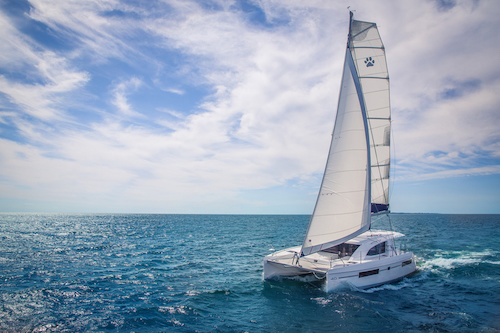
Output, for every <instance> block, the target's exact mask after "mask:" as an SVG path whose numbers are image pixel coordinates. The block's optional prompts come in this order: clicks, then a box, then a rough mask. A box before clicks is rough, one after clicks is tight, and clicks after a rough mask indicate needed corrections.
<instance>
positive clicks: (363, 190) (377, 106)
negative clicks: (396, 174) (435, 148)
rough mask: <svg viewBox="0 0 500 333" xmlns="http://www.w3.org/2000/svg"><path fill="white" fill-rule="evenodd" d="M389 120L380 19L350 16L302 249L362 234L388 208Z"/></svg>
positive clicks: (308, 251) (305, 252)
mask: <svg viewBox="0 0 500 333" xmlns="http://www.w3.org/2000/svg"><path fill="white" fill-rule="evenodd" d="M390 122H391V115H390V103H389V75H388V72H387V65H386V59H385V48H384V45H383V43H382V40H381V39H380V36H379V33H378V29H377V26H376V24H375V23H371V22H363V21H356V20H353V19H352V16H351V22H350V26H349V36H348V44H347V50H346V54H345V60H344V69H343V74H342V82H341V87H340V94H339V101H338V105H337V116H336V119H335V125H334V130H333V134H332V141H331V144H330V152H329V155H328V160H327V163H326V166H325V172H324V175H323V180H322V182H321V187H320V191H319V193H318V198H317V200H316V205H315V207H314V211H313V214H312V217H311V220H310V222H309V226H308V230H307V233H306V236H305V238H304V242H303V244H302V252H301V255H308V254H311V253H315V252H317V251H321V249H325V248H327V247H332V246H335V245H338V244H341V243H343V242H345V241H347V240H349V239H351V238H353V237H356V236H357V235H360V234H361V233H363V232H365V231H367V230H369V228H370V224H371V221H370V216H371V213H372V212H374V213H378V212H381V211H387V210H388V209H389V202H388V197H389V196H388V192H389V170H390V147H389V141H390ZM388 129H389V131H388Z"/></svg>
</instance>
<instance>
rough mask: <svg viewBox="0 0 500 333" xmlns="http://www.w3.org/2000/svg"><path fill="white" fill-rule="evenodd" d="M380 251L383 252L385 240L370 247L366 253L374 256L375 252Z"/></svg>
mask: <svg viewBox="0 0 500 333" xmlns="http://www.w3.org/2000/svg"><path fill="white" fill-rule="evenodd" d="M382 253H385V242H383V243H380V244H377V245H376V246H374V247H372V248H371V249H370V251H368V253H367V254H366V255H367V256H375V255H377V254H382Z"/></svg>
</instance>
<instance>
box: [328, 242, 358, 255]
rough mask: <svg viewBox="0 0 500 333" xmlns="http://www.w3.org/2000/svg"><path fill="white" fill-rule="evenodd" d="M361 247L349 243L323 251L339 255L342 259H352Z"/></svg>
mask: <svg viewBox="0 0 500 333" xmlns="http://www.w3.org/2000/svg"><path fill="white" fill-rule="evenodd" d="M358 247H359V245H356V244H348V243H342V244H339V245H335V246H332V247H329V248H328V249H325V250H322V251H324V252H328V253H334V254H338V255H339V257H340V258H342V257H350V256H352V254H353V253H354V251H356V250H357V248H358Z"/></svg>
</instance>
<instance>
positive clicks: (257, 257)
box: [0, 214, 500, 332]
mask: <svg viewBox="0 0 500 333" xmlns="http://www.w3.org/2000/svg"><path fill="white" fill-rule="evenodd" d="M308 219H309V217H308V216H277V215H271V216H264V215H61V214H0V240H1V242H0V281H1V282H0V300H1V303H0V331H5V332H88V331H100V332H108V331H110V332H116V331H120V332H121V331H126V332H131V331H135V332H162V331H177V332H194V331H199V332H239V331H241V332H245V331H246V332H285V331H286V332H328V331H330V332H331V331H340V332H419V331H431V332H499V331H500V266H499V265H500V255H499V253H500V232H499V228H500V215H437V214H392V215H391V221H392V225H393V227H394V229H395V230H397V231H400V232H402V233H405V234H406V235H407V237H406V238H405V239H406V241H405V244H403V245H405V246H406V248H407V249H408V250H411V251H413V252H414V253H415V255H416V257H417V259H418V263H417V266H418V268H419V271H418V272H417V273H416V274H414V275H412V276H410V277H408V278H405V279H404V280H402V281H400V282H398V283H395V284H390V285H385V286H382V287H377V288H373V289H369V290H365V291H361V290H354V289H351V288H348V287H346V288H345V289H341V290H338V291H336V292H334V293H328V294H327V293H325V292H324V289H323V286H322V285H321V284H310V283H306V282H301V281H280V282H265V281H263V280H262V258H263V257H264V256H265V255H267V254H269V253H270V249H276V250H278V249H281V248H283V247H289V246H294V245H299V244H300V243H301V241H302V237H303V235H304V233H305V229H306V226H307V223H308ZM384 227H385V226H384V225H381V226H378V225H375V226H374V228H384Z"/></svg>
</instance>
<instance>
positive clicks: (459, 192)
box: [0, 0, 500, 214]
mask: <svg viewBox="0 0 500 333" xmlns="http://www.w3.org/2000/svg"><path fill="white" fill-rule="evenodd" d="M348 6H351V9H354V10H355V18H356V19H359V20H365V21H372V22H376V23H377V24H378V26H379V30H380V33H381V35H382V38H383V40H384V44H385V46H386V50H387V58H388V65H389V72H390V76H391V89H392V90H391V103H392V111H393V115H392V118H393V139H394V145H393V146H394V147H395V151H394V154H393V170H392V176H393V183H392V187H391V203H392V211H396V212H440V213H500V131H499V128H500V110H499V105H500V62H499V57H500V56H499V54H500V20H499V19H498V18H499V17H500V2H497V1H480V0H478V1H472V0H470V1H469V0H456V1H454V0H441V1H438V0H422V1H413V0H403V1H401V0H398V1H385V0H384V1H356V0H350V1H347V0H342V1H330V0H323V1H321V0H310V1H304V0H246V1H231V0H203V1H201V0H199V1H190V0H163V1H160V0H155V1H139V0H87V1H85V0H67V1H54V0H0V9H1V11H0V25H1V27H0V29H1V31H2V33H1V35H0V45H1V52H0V211H22V212H26V211H31V212H124V213H133V212H137V213H250V214H252V213H253V214H260V213H285V214H295V213H304V214H309V213H311V211H312V209H313V206H314V201H315V199H316V192H317V190H318V187H319V184H320V181H321V173H322V171H323V168H324V164H325V160H326V153H327V150H328V146H329V140H330V135H331V131H332V127H333V121H334V117H335V107H336V103H337V98H338V91H339V83H340V78H341V77H340V75H341V67H342V64H343V56H344V48H345V44H346V34H347V28H348V11H347V7H348Z"/></svg>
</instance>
